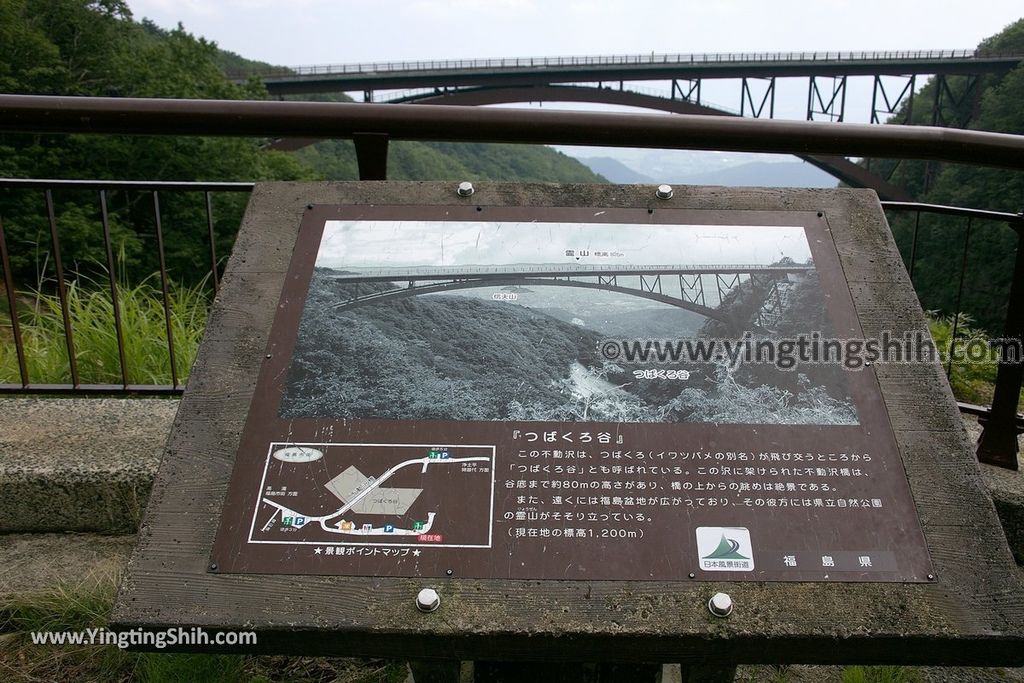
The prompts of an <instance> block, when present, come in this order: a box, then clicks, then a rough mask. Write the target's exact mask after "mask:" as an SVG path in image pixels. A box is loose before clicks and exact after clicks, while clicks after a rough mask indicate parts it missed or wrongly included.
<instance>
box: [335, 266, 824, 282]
mask: <svg viewBox="0 0 1024 683" xmlns="http://www.w3.org/2000/svg"><path fill="white" fill-rule="evenodd" d="M810 270H814V266H813V265H811V264H805V263H794V264H790V265H763V264H739V265H737V264H727V265H714V264H705V265H697V264H694V265H688V266H679V265H672V266H657V265H655V266H648V265H639V266H619V265H614V266H611V265H610V266H605V265H593V266H591V265H571V264H567V265H564V266H563V265H560V264H552V263H544V264H539V265H535V266H531V265H519V266H515V265H513V266H463V267H460V266H430V267H423V268H378V269H372V270H360V271H358V272H354V271H353V272H339V273H337V274H336V275H335V276H334V278H335V279H337V280H359V281H361V282H390V281H393V280H400V281H406V280H452V279H459V280H463V279H477V280H486V279H500V278H504V277H508V276H510V275H526V276H529V277H549V278H550V277H573V276H577V277H584V276H588V277H595V276H598V275H600V276H611V275H715V274H718V275H746V274H749V273H780V274H781V273H803V272H807V271H810Z"/></svg>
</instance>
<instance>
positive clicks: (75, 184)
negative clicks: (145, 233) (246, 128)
mask: <svg viewBox="0 0 1024 683" xmlns="http://www.w3.org/2000/svg"><path fill="white" fill-rule="evenodd" d="M254 184H255V183H235V182H232V183H226V182H208V183H207V182H202V181H200V182H192V181H180V182H174V181H161V180H63V179H39V178H0V189H3V188H8V189H16V188H20V189H40V190H56V189H58V188H59V189H62V190H145V191H147V192H152V191H153V190H166V191H169V192H170V191H177V192H251V191H252V188H253V185H254Z"/></svg>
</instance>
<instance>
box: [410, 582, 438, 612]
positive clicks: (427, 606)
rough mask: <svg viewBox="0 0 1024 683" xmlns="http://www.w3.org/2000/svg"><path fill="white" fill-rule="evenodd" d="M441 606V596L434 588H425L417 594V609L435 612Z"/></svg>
mask: <svg viewBox="0 0 1024 683" xmlns="http://www.w3.org/2000/svg"><path fill="white" fill-rule="evenodd" d="M440 606H441V596H440V595H438V594H437V591H436V590H434V589H433V588H424V589H423V590H421V591H420V592H419V593H417V594H416V609H418V610H419V611H421V612H433V611H434V610H436V609H437V608H438V607H440Z"/></svg>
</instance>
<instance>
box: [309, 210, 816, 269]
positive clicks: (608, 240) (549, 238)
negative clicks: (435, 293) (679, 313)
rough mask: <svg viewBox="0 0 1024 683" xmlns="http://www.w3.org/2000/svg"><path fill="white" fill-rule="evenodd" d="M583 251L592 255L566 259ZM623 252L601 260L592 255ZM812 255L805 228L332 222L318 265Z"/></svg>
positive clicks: (650, 261) (743, 260)
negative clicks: (569, 252) (570, 253)
mask: <svg viewBox="0 0 1024 683" xmlns="http://www.w3.org/2000/svg"><path fill="white" fill-rule="evenodd" d="M568 249H571V250H573V251H574V253H575V254H578V253H579V251H580V250H587V251H589V252H590V255H589V256H586V257H584V258H581V259H577V258H575V255H574V256H567V255H566V253H565V252H566V250H568ZM597 251H602V252H609V253H612V252H618V253H619V254H621V255H620V256H598V255H596V254H595V253H594V252H597ZM783 256H788V257H790V258H792V259H793V260H794V261H796V262H798V263H803V262H805V261H806V260H807V259H808V258H810V248H809V247H808V245H807V238H806V237H805V236H804V231H803V228H798V227H777V226H739V227H733V226H728V227H723V226H717V225H660V226H649V225H622V224H616V223H604V224H601V223H590V224H583V225H581V224H579V223H487V222H470V221H450V222H444V223H438V222H432V223H431V222H427V223H425V222H420V221H327V224H326V225H325V227H324V236H323V239H322V240H321V241H320V252H319V254H318V255H317V260H316V263H317V265H318V266H326V267H329V268H371V267H377V266H388V267H403V266H417V265H430V266H451V265H467V264H474V265H501V264H508V263H581V264H586V265H626V264H632V265H684V264H749V263H762V264H767V263H773V262H775V261H777V260H779V259H780V258H782V257H783Z"/></svg>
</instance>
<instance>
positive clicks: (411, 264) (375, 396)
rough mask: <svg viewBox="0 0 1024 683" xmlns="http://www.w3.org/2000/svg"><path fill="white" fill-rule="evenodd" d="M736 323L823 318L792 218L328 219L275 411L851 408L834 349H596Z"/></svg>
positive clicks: (530, 415)
mask: <svg viewBox="0 0 1024 683" xmlns="http://www.w3.org/2000/svg"><path fill="white" fill-rule="evenodd" d="M745 332H750V333H752V334H754V335H755V336H756V337H758V338H765V337H774V338H791V337H793V336H796V335H800V334H803V335H810V334H811V333H812V332H818V333H820V334H821V335H822V336H823V337H827V336H829V335H830V334H831V324H830V322H829V319H828V315H827V311H826V307H825V297H824V294H823V292H822V289H821V284H820V282H819V278H818V273H817V271H816V270H815V268H814V264H813V262H812V260H811V256H810V249H809V247H808V244H807V239H806V236H805V234H804V230H803V228H801V227H778V226H717V225H661V226H651V225H625V224H610V223H604V224H599V223H586V224H584V223H508V222H506V223H500V222H454V221H447V222H440V221H434V222H431V221H328V222H327V223H326V226H325V229H324V234H323V238H322V240H321V246H320V250H319V253H318V256H317V261H316V268H315V270H314V273H313V276H312V279H311V282H310V286H309V292H308V297H307V299H306V302H305V308H304V311H303V315H302V319H301V323H300V325H299V330H298V337H297V339H296V345H295V350H294V354H293V360H292V364H291V367H290V369H289V374H288V379H287V383H286V387H285V393H284V397H283V400H282V402H281V406H282V407H281V415H282V417H319V418H341V419H348V418H364V419H406V420H408V419H415V420H461V421H478V420H482V421H494V420H515V421H558V422H634V423H636V422H660V423H723V424H857V422H858V419H857V413H856V409H855V406H854V402H853V399H852V397H851V395H850V390H849V386H848V383H847V381H846V377H845V372H846V371H845V370H844V369H843V368H842V367H841V366H839V365H824V364H815V365H798V366H797V367H795V368H793V369H789V370H782V369H780V368H778V367H776V366H775V365H773V364H744V363H740V364H730V363H728V362H727V361H724V360H716V359H714V358H711V359H708V360H703V361H697V362H694V361H678V362H672V361H657V360H653V359H652V360H651V362H646V363H639V362H633V361H626V360H625V359H624V358H621V357H620V358H610V357H609V355H610V354H606V353H603V352H602V346H603V344H605V343H607V342H608V341H609V340H612V341H615V342H616V343H619V342H621V343H622V344H627V343H632V342H634V341H637V342H641V343H643V342H644V341H646V340H662V341H669V342H671V341H675V340H680V339H684V338H703V339H731V340H739V339H740V338H741V337H742V336H743V334H744V333H745ZM644 371H648V372H644ZM650 371H655V372H650ZM658 371H666V372H664V373H662V372H658Z"/></svg>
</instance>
